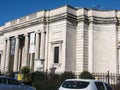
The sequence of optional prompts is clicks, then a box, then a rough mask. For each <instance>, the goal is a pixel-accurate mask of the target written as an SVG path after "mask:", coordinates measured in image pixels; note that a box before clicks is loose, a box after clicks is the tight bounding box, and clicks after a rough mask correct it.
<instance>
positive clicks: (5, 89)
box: [0, 77, 10, 90]
mask: <svg viewBox="0 0 120 90" xmlns="http://www.w3.org/2000/svg"><path fill="white" fill-rule="evenodd" d="M0 90H10V85H8V82H7V79H6V78H3V77H2V78H0Z"/></svg>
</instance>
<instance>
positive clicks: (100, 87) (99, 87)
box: [95, 82, 105, 90]
mask: <svg viewBox="0 0 120 90" xmlns="http://www.w3.org/2000/svg"><path fill="white" fill-rule="evenodd" d="M95 85H96V87H97V90H105V87H104V84H103V83H102V82H95Z"/></svg>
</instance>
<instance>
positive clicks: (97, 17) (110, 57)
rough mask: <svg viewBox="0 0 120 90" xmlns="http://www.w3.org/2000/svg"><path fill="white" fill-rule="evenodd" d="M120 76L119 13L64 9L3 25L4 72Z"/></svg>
mask: <svg viewBox="0 0 120 90" xmlns="http://www.w3.org/2000/svg"><path fill="white" fill-rule="evenodd" d="M24 66H29V67H30V69H31V70H32V71H38V70H44V71H46V70H47V71H48V72H49V71H51V70H53V69H55V72H56V73H60V72H64V71H73V72H82V71H89V72H98V73H99V72H107V71H108V70H109V71H110V72H112V73H120V11H116V10H109V11H105V10H104V11H103V10H92V9H86V8H75V7H71V6H63V7H59V8H56V9H53V10H43V11H39V12H36V13H32V14H30V15H27V16H23V17H21V18H18V19H15V20H12V21H9V22H6V23H5V24H4V25H3V26H0V71H1V72H2V73H5V72H19V71H20V70H21V68H22V67H24Z"/></svg>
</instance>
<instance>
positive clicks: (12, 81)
mask: <svg viewBox="0 0 120 90" xmlns="http://www.w3.org/2000/svg"><path fill="white" fill-rule="evenodd" d="M8 84H12V85H21V83H20V82H19V81H17V80H14V79H8Z"/></svg>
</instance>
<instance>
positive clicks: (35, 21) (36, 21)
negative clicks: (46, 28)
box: [1, 17, 44, 33]
mask: <svg viewBox="0 0 120 90" xmlns="http://www.w3.org/2000/svg"><path fill="white" fill-rule="evenodd" d="M39 23H44V18H43V17H41V18H36V19H33V20H29V21H26V22H23V23H19V24H15V25H11V26H9V27H6V28H4V29H3V30H2V31H1V32H2V33H6V32H10V31H15V30H17V29H20V28H25V27H28V26H33V25H37V24H39Z"/></svg>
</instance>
